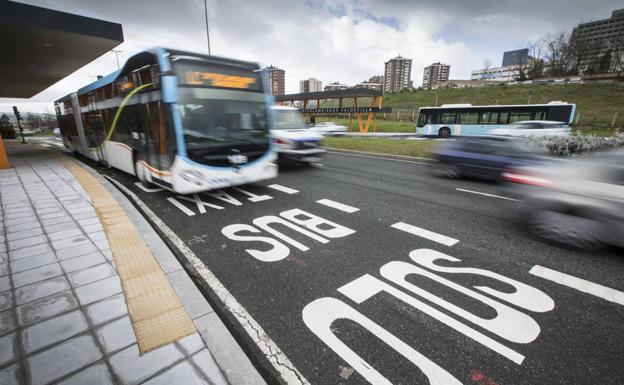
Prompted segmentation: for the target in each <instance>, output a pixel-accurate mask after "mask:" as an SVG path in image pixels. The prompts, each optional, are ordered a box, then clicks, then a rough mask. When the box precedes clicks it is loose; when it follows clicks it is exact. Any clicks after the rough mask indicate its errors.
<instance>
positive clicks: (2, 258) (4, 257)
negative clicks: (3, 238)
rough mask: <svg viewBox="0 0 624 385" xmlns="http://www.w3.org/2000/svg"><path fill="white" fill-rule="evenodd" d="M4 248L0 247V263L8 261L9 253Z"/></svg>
mask: <svg viewBox="0 0 624 385" xmlns="http://www.w3.org/2000/svg"><path fill="white" fill-rule="evenodd" d="M2 250H6V249H4V248H0V263H7V262H8V261H9V255H8V254H7V252H6V251H2Z"/></svg>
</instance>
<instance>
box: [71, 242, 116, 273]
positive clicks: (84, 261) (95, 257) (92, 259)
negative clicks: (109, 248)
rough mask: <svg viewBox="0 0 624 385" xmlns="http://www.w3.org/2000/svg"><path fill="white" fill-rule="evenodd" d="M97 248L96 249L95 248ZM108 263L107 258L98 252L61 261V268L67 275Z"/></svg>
mask: <svg viewBox="0 0 624 385" xmlns="http://www.w3.org/2000/svg"><path fill="white" fill-rule="evenodd" d="M94 248H95V247H94ZM105 262H106V258H104V256H103V255H102V253H100V252H98V251H96V252H94V253H90V254H87V255H83V256H81V257H75V258H71V259H66V260H63V261H61V266H62V267H63V270H65V272H66V273H67V274H69V273H71V272H74V271H78V270H82V269H85V268H88V267H91V266H95V265H99V264H102V263H105Z"/></svg>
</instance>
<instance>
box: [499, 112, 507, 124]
mask: <svg viewBox="0 0 624 385" xmlns="http://www.w3.org/2000/svg"><path fill="white" fill-rule="evenodd" d="M508 123H509V112H500V113H499V114H498V124H508Z"/></svg>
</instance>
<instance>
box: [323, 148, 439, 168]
mask: <svg viewBox="0 0 624 385" xmlns="http://www.w3.org/2000/svg"><path fill="white" fill-rule="evenodd" d="M329 152H331V153H332V154H338V155H348V156H359V157H362V158H371V159H381V160H389V161H392V162H403V163H414V164H426V165H430V164H431V163H432V162H416V161H413V160H405V159H394V158H385V157H383V156H373V155H364V154H351V153H347V152H338V151H329ZM379 155H383V154H379ZM409 158H414V159H426V160H429V159H428V158H420V157H416V156H410V157H409Z"/></svg>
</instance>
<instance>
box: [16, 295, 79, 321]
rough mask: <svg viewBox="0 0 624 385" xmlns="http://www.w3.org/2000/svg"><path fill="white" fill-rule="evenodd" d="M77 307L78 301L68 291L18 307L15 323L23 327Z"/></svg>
mask: <svg viewBox="0 0 624 385" xmlns="http://www.w3.org/2000/svg"><path fill="white" fill-rule="evenodd" d="M77 307H78V301H77V300H76V297H74V295H73V294H72V292H71V291H69V290H68V291H64V292H62V293H58V294H55V295H53V296H50V297H45V298H42V299H40V300H37V301H32V302H29V303H27V304H25V305H22V306H18V307H17V321H18V323H19V324H20V325H21V326H22V327H24V326H28V325H31V324H34V323H36V322H40V321H43V320H45V319H48V318H50V317H54V316H56V315H58V314H62V313H65V312H68V311H70V310H73V309H76V308H77Z"/></svg>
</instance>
